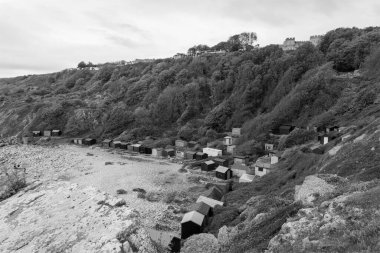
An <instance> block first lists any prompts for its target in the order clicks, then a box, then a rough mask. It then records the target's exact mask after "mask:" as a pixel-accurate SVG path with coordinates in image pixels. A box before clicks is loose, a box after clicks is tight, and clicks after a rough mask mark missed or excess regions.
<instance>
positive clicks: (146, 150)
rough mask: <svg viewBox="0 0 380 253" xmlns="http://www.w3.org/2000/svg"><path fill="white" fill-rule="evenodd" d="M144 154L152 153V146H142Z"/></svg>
mask: <svg viewBox="0 0 380 253" xmlns="http://www.w3.org/2000/svg"><path fill="white" fill-rule="evenodd" d="M144 154H147V155H151V154H152V148H151V147H147V146H144Z"/></svg>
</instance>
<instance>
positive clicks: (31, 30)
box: [0, 0, 380, 77]
mask: <svg viewBox="0 0 380 253" xmlns="http://www.w3.org/2000/svg"><path fill="white" fill-rule="evenodd" d="M379 13H380V1H379V0H361V1H357V0H287V1H283V0H261V1H258V0H0V77H8V76H17V75H24V74H36V73H47V72H54V71H59V70H62V69H65V68H70V67H76V66H77V64H78V62H80V61H81V60H84V61H86V62H87V61H91V62H93V63H101V62H107V61H118V60H133V59H135V58H163V57H170V56H172V55H174V54H175V53H177V52H186V51H187V49H188V48H189V47H191V46H193V45H195V44H207V45H214V44H216V43H218V42H220V41H225V40H227V39H228V37H229V36H231V35H234V34H238V33H241V32H244V31H247V32H256V33H257V35H258V40H259V41H258V43H259V44H260V45H267V44H272V43H273V44H280V43H282V42H283V40H284V39H285V38H286V37H296V39H297V40H308V38H309V36H310V35H314V34H324V33H325V32H327V31H329V30H331V29H335V28H337V27H353V26H356V27H360V28H363V27H366V26H376V25H380V16H379Z"/></svg>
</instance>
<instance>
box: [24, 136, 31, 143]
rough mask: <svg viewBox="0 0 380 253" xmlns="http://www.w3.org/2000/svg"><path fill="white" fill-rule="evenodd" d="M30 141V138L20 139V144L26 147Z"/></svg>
mask: <svg viewBox="0 0 380 253" xmlns="http://www.w3.org/2000/svg"><path fill="white" fill-rule="evenodd" d="M30 141H31V138H30V137H26V136H25V137H22V143H23V144H25V145H27V144H29V143H30Z"/></svg>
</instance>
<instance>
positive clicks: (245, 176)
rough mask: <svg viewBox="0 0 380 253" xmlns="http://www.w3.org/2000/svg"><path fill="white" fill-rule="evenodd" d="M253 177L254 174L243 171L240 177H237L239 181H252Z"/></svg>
mask: <svg viewBox="0 0 380 253" xmlns="http://www.w3.org/2000/svg"><path fill="white" fill-rule="evenodd" d="M254 178H255V176H254V175H249V174H246V173H245V174H243V175H241V177H240V178H239V183H250V182H252V181H253V179H254Z"/></svg>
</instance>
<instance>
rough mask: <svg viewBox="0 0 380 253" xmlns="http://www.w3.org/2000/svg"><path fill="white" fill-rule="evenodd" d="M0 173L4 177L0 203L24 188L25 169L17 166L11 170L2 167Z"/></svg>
mask: <svg viewBox="0 0 380 253" xmlns="http://www.w3.org/2000/svg"><path fill="white" fill-rule="evenodd" d="M0 172H1V174H4V175H5V180H4V181H5V182H4V185H5V191H4V192H1V193H0V201H2V200H4V199H7V198H9V197H11V196H12V195H14V194H16V193H17V192H18V191H19V190H21V189H22V188H24V187H26V173H25V172H26V169H24V168H20V167H19V166H17V167H16V166H15V167H14V168H13V169H8V168H6V167H2V168H0Z"/></svg>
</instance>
